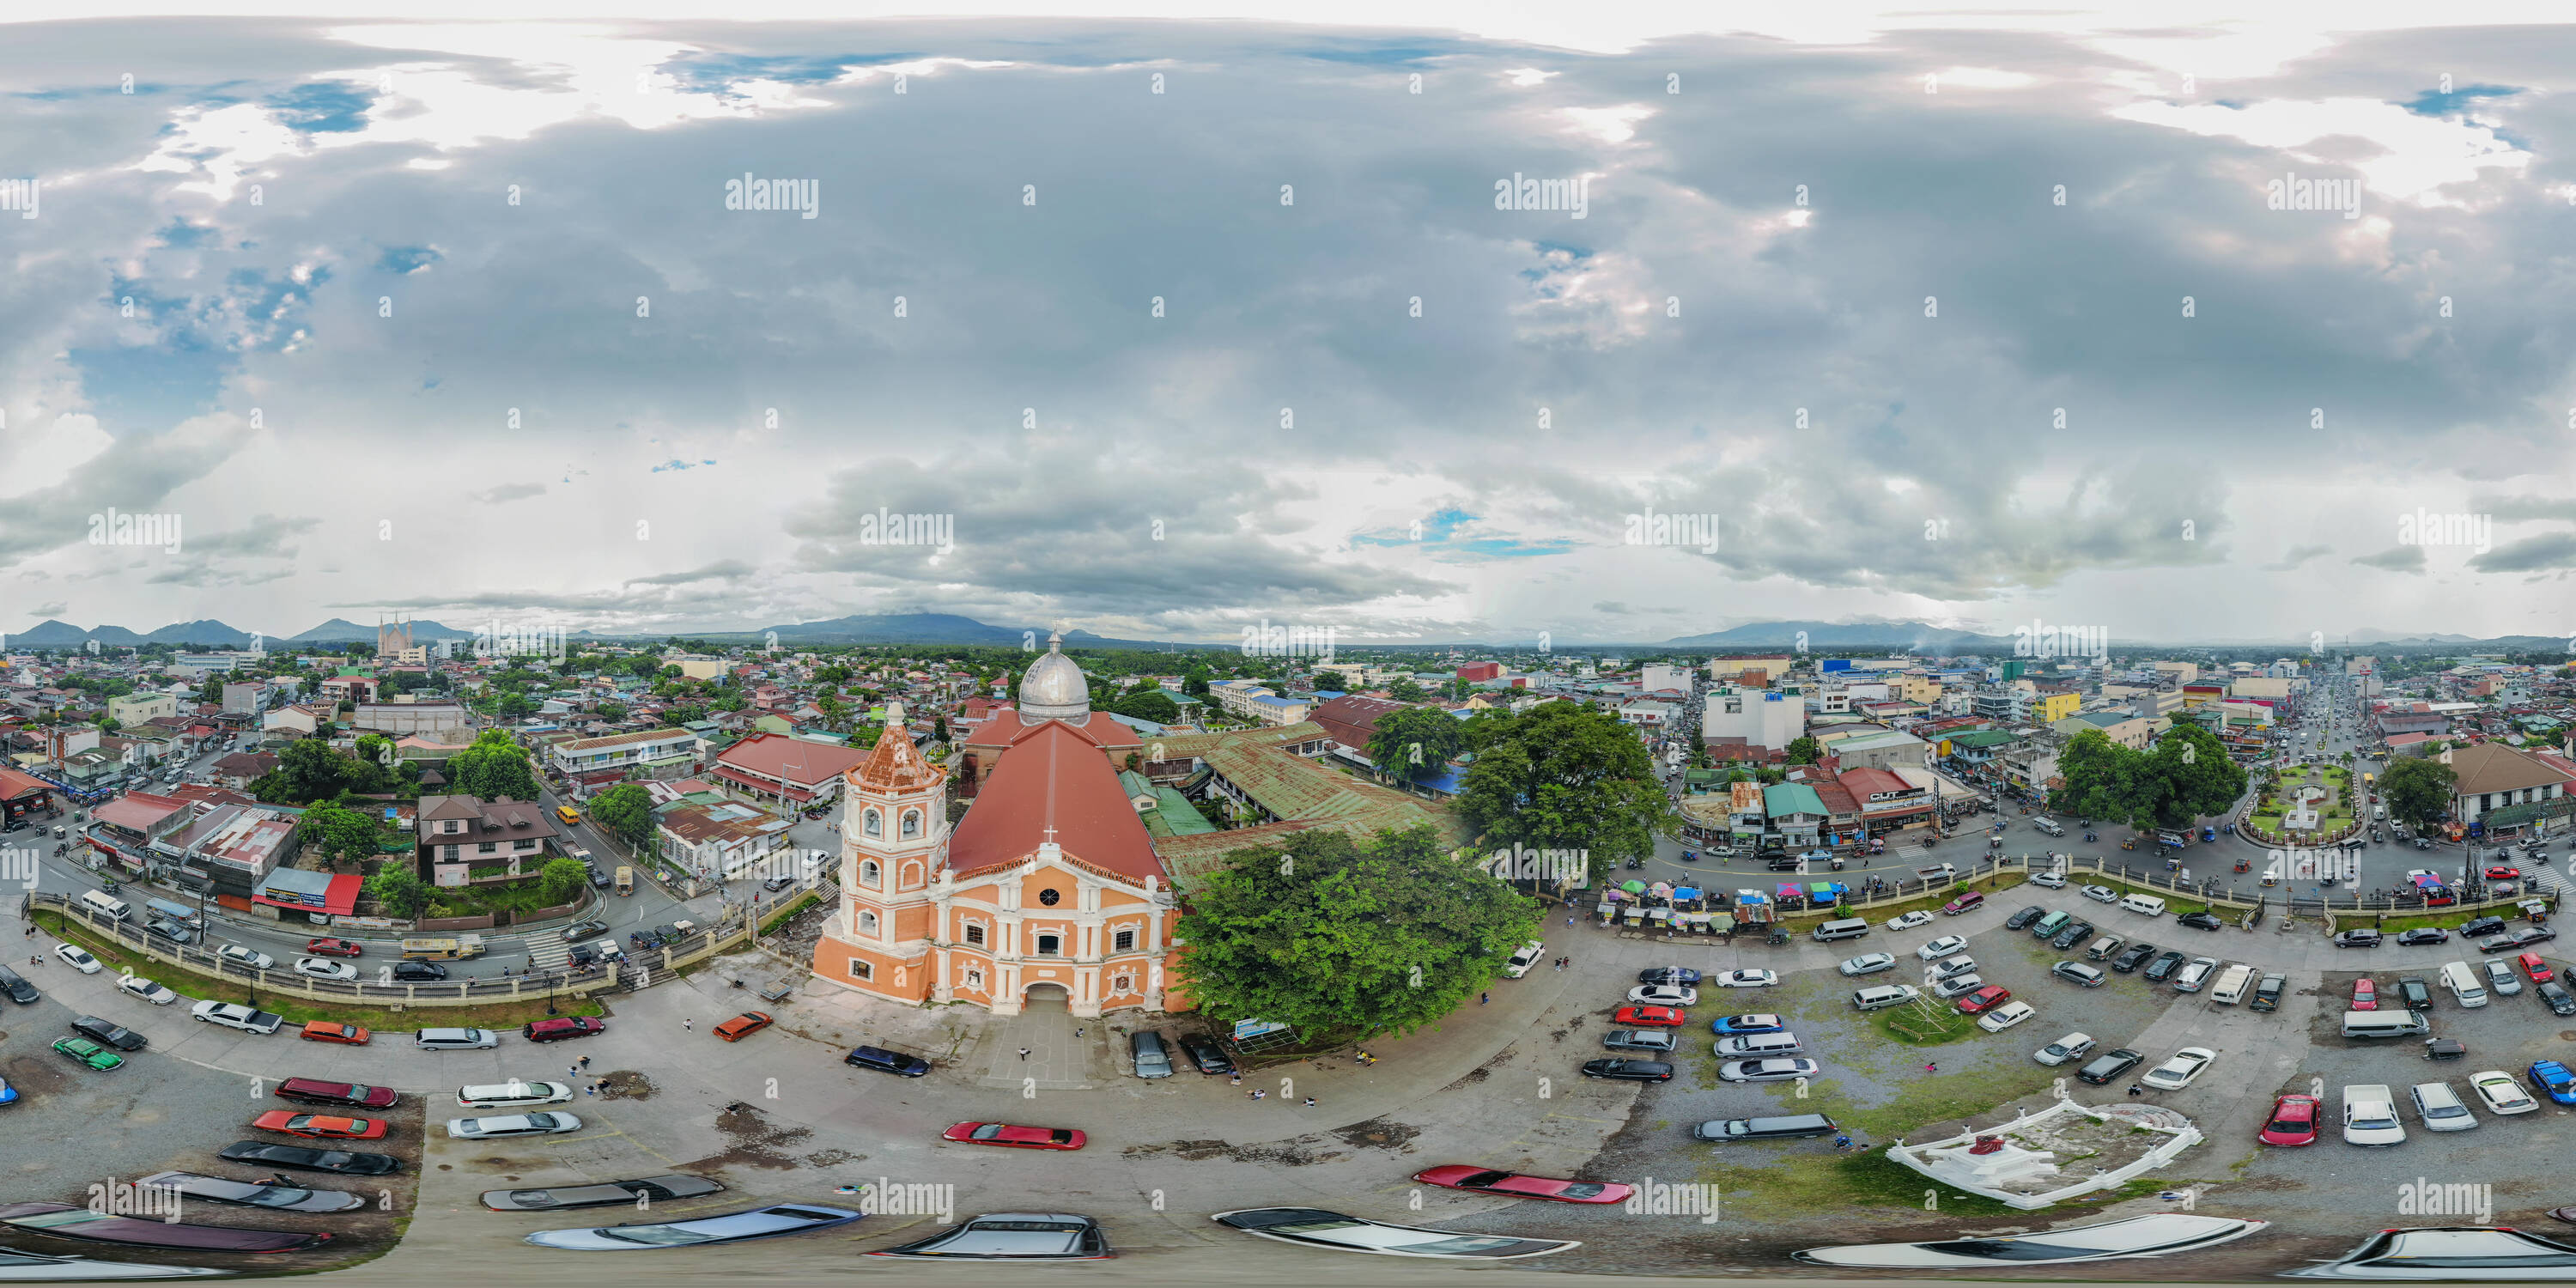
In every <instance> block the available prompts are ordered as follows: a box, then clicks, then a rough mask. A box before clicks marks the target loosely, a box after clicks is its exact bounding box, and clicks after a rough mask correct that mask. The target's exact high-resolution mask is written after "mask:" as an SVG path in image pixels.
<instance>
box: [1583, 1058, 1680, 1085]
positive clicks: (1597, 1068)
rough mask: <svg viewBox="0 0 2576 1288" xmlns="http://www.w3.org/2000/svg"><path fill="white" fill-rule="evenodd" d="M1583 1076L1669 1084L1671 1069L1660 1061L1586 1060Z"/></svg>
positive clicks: (1671, 1074) (1671, 1077) (1671, 1075)
mask: <svg viewBox="0 0 2576 1288" xmlns="http://www.w3.org/2000/svg"><path fill="white" fill-rule="evenodd" d="M1583 1076H1584V1077H1587V1078H1615V1079H1618V1080H1619V1081H1622V1082H1670V1081H1672V1080H1673V1067H1672V1066H1671V1065H1669V1064H1666V1063H1665V1062H1663V1061H1661V1060H1586V1061H1584V1062H1583Z"/></svg>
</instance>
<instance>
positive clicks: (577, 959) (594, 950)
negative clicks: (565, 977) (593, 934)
mask: <svg viewBox="0 0 2576 1288" xmlns="http://www.w3.org/2000/svg"><path fill="white" fill-rule="evenodd" d="M602 956H605V954H603V953H601V952H600V951H599V945H597V944H574V945H573V946H572V948H571V949H570V950H569V951H567V952H566V953H565V954H564V962H565V963H566V964H567V965H570V966H572V967H574V968H575V969H579V968H582V967H588V966H596V965H598V964H599V959H600V958H601V957H602Z"/></svg>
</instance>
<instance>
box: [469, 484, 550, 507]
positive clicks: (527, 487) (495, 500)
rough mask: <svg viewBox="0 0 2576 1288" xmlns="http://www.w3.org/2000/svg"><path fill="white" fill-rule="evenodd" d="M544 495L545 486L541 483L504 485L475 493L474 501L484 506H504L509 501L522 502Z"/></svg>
mask: <svg viewBox="0 0 2576 1288" xmlns="http://www.w3.org/2000/svg"><path fill="white" fill-rule="evenodd" d="M545 494H546V485H545V484H543V483H504V484H501V485H500V486H498V487H489V488H485V489H483V490H482V491H480V492H477V493H475V494H474V499H475V500H477V501H480V502H482V503H483V504H485V505H504V504H507V503H509V502H511V501H524V500H527V499H528V498H529V497H532V496H544V495H545Z"/></svg>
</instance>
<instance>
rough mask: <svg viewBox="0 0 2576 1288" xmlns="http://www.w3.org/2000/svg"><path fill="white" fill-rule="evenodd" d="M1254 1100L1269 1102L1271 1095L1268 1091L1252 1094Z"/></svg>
mask: <svg viewBox="0 0 2576 1288" xmlns="http://www.w3.org/2000/svg"><path fill="white" fill-rule="evenodd" d="M1252 1098H1253V1099H1255V1100H1268V1099H1269V1098H1270V1093H1269V1092H1268V1091H1266V1090H1259V1091H1255V1092H1253V1093H1252Z"/></svg>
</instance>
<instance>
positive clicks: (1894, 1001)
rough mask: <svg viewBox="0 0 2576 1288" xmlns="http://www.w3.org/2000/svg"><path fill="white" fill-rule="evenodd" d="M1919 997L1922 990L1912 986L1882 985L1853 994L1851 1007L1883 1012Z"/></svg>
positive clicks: (1921, 994)
mask: <svg viewBox="0 0 2576 1288" xmlns="http://www.w3.org/2000/svg"><path fill="white" fill-rule="evenodd" d="M1921 996H1923V990H1921V989H1918V988H1916V987H1914V986H1913V985H1912V984H1882V985H1880V986H1878V987H1877V988H1864V989H1861V990H1859V991H1857V992H1854V993H1853V994H1852V1005H1854V1006H1857V1007H1859V1008H1860V1009H1862V1010H1864V1011H1883V1010H1886V1009H1887V1008H1888V1007H1891V1006H1903V1005H1905V1004H1906V1003H1907V1002H1911V1001H1913V1000H1914V999H1915V998H1918V997H1921Z"/></svg>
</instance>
